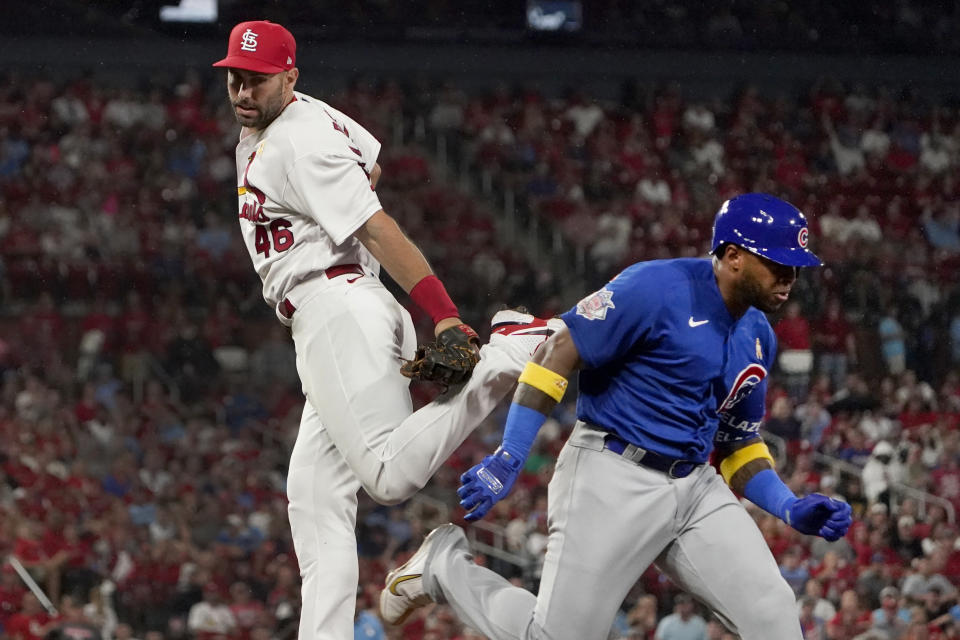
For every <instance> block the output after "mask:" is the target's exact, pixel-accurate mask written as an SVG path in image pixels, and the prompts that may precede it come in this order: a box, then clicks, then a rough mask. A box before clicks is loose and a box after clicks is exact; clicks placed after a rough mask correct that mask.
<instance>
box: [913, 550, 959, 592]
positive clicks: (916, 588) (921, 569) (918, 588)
mask: <svg viewBox="0 0 960 640" xmlns="http://www.w3.org/2000/svg"><path fill="white" fill-rule="evenodd" d="M931 587H935V588H936V589H937V590H938V595H939V594H946V595H953V594H954V593H955V591H956V589H955V588H954V586H953V585H952V584H951V583H950V581H949V580H947V578H945V577H944V576H943V575H942V574H940V573H939V572H938V567H937V566H936V564H935V562H934V560H933V559H932V558H928V557H926V556H919V557H916V558H914V559H913V562H912V563H911V567H910V571H909V572H908V573H907V575H906V577H904V579H903V582H902V583H901V585H900V591H901V593H902V594H903V595H904V597H906V598H909V599H911V600H913V601H914V602H922V601H923V600H924V599H925V598H926V596H927V593H928V592H929V591H930V588H931Z"/></svg>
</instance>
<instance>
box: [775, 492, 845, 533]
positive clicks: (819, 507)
mask: <svg viewBox="0 0 960 640" xmlns="http://www.w3.org/2000/svg"><path fill="white" fill-rule="evenodd" d="M784 519H785V520H786V522H787V524H789V525H790V526H791V527H793V528H794V529H796V530H797V531H799V532H800V533H805V534H807V535H812V536H820V537H821V538H823V539H825V540H827V541H828V542H833V541H834V540H839V539H840V538H842V537H843V536H845V535H846V533H847V529H849V528H850V523H851V522H852V521H853V517H852V511H851V509H850V505H849V504H847V503H846V502H844V501H842V500H834V499H833V498H828V497H827V496H825V495H823V494H822V493H811V494H810V495H808V496H804V497H802V498H798V499H797V501H796V502H794V503H793V504H792V505H790V507H789V508H788V509H787V514H786V518H784Z"/></svg>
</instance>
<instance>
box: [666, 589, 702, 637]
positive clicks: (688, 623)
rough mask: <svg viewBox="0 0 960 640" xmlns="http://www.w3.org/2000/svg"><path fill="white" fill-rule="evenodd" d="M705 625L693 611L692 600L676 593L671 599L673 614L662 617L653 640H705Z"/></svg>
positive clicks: (686, 594)
mask: <svg viewBox="0 0 960 640" xmlns="http://www.w3.org/2000/svg"><path fill="white" fill-rule="evenodd" d="M706 637H707V623H706V622H704V620H703V618H701V617H700V615H699V614H697V613H696V612H695V611H694V604H693V598H692V597H690V594H688V593H678V594H677V595H676V596H674V598H673V613H671V614H670V615H668V616H666V617H664V618H663V619H662V620H661V621H660V624H658V625H657V630H656V632H655V633H654V638H655V640H706Z"/></svg>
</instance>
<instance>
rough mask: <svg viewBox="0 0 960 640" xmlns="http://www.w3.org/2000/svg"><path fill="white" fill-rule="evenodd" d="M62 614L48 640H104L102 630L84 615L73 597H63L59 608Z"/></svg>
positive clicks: (48, 635)
mask: <svg viewBox="0 0 960 640" xmlns="http://www.w3.org/2000/svg"><path fill="white" fill-rule="evenodd" d="M57 610H58V611H59V612H60V615H59V617H58V618H57V620H56V622H55V623H54V626H53V628H52V629H51V630H50V631H49V632H47V636H46V637H47V639H48V640H102V638H103V636H102V635H101V634H100V629H99V628H98V627H97V625H95V624H94V623H93V622H91V621H90V620H89V619H88V618H87V617H86V616H85V615H84V613H83V608H82V607H81V606H80V605H79V604H78V603H77V602H76V601H75V600H74V599H73V597H72V596H63V597H62V598H61V599H60V604H59V606H58V607H57Z"/></svg>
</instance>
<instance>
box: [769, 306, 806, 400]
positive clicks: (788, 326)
mask: <svg viewBox="0 0 960 640" xmlns="http://www.w3.org/2000/svg"><path fill="white" fill-rule="evenodd" d="M773 330H774V333H776V334H777V341H778V346H777V348H778V349H779V353H780V355H779V356H778V358H777V364H778V366H779V367H780V371H781V372H782V373H783V374H784V384H785V386H786V387H787V390H788V392H789V393H790V396H791V397H792V398H794V399H799V398H802V397H803V395H804V394H805V393H806V390H807V386H808V385H809V384H810V373H811V371H812V370H813V351H812V350H811V346H812V340H811V332H810V323H809V322H808V321H807V319H806V318H805V317H803V316H802V315H801V313H800V303H799V302H797V301H795V300H791V301H789V302H787V304H786V307H785V309H784V315H783V317H782V318H780V320H778V321H777V322H776V324H774V326H773Z"/></svg>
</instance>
